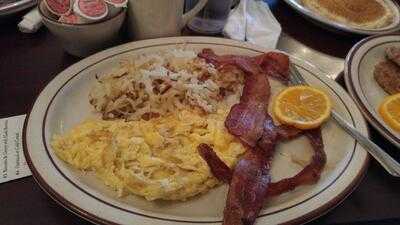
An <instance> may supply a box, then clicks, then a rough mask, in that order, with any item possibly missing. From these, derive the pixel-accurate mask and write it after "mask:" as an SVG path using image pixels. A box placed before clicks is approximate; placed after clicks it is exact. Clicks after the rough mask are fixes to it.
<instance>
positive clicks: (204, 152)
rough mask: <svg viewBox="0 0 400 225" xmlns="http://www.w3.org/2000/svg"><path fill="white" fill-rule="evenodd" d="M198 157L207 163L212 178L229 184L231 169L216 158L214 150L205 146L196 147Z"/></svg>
mask: <svg viewBox="0 0 400 225" xmlns="http://www.w3.org/2000/svg"><path fill="white" fill-rule="evenodd" d="M197 151H198V152H199V154H200V156H201V157H202V158H203V159H204V160H205V161H206V162H207V164H208V166H209V167H210V170H211V172H212V174H213V175H214V177H216V178H217V179H218V180H220V181H223V182H224V183H230V182H231V179H232V171H231V169H230V168H229V167H228V166H227V165H226V164H225V163H224V162H223V161H222V160H221V159H220V158H219V157H218V156H217V154H216V153H215V152H214V150H213V149H212V148H211V147H210V146H208V145H207V144H200V145H199V146H197Z"/></svg>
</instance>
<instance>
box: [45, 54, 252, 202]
mask: <svg viewBox="0 0 400 225" xmlns="http://www.w3.org/2000/svg"><path fill="white" fill-rule="evenodd" d="M242 86H243V74H242V73H241V72H240V71H238V70H234V71H227V72H219V71H218V70H216V69H215V68H214V67H213V66H212V65H210V64H207V63H206V62H205V61H204V60H203V59H199V58H198V57H197V56H196V54H195V52H193V51H190V50H183V49H174V50H172V51H167V52H161V53H159V54H147V55H141V56H138V57H135V58H133V59H125V60H122V61H121V65H120V67H118V68H116V69H114V70H113V71H111V72H110V73H109V74H105V75H104V76H101V77H97V81H96V83H95V85H94V86H93V88H92V90H91V92H90V94H89V101H90V103H91V104H92V105H93V107H94V108H95V109H96V110H97V111H98V112H99V113H100V114H101V115H102V120H91V121H86V122H84V123H82V124H79V125H78V126H76V127H74V128H73V129H72V130H71V131H69V132H67V133H66V134H64V135H61V136H56V137H54V139H53V142H52V145H53V148H54V150H55V152H56V153H57V155H58V156H59V157H60V158H61V159H62V160H64V161H66V162H68V163H69V164H70V165H72V166H73V167H75V168H77V169H82V170H87V171H94V172H95V173H96V175H97V177H99V178H100V179H101V180H102V181H103V182H104V183H105V184H106V185H108V186H110V187H111V188H113V189H114V190H116V191H118V193H119V195H120V196H122V195H125V194H136V195H140V196H143V197H145V198H146V199H148V200H156V199H164V200H185V199H187V198H189V197H192V196H194V195H197V194H199V193H204V192H206V191H207V190H209V189H210V188H212V187H213V186H215V185H216V184H218V181H217V180H216V179H215V178H214V177H213V176H212V174H211V173H210V171H209V169H208V167H207V164H206V163H205V162H204V161H203V160H202V159H201V157H200V155H199V154H198V153H197V145H199V144H200V143H207V144H210V145H212V146H213V147H214V149H215V150H216V152H217V153H218V155H219V156H220V157H221V158H222V159H223V160H224V162H225V163H226V164H227V165H229V166H231V167H232V166H233V165H235V163H236V161H237V160H238V158H239V157H240V155H241V154H243V152H244V151H245V147H244V146H242V145H241V144H240V142H239V141H238V140H236V139H235V138H234V137H233V136H232V135H231V134H229V133H228V132H227V131H226V128H225V127H224V119H225V117H226V115H227V113H228V111H229V109H230V107H231V105H232V104H234V103H235V102H237V101H238V100H239V97H240V93H241V88H242ZM99 159H102V160H99Z"/></svg>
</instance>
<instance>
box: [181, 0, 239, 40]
mask: <svg viewBox="0 0 400 225" xmlns="http://www.w3.org/2000/svg"><path fill="white" fill-rule="evenodd" d="M198 1H199V0H186V2H185V10H186V11H188V10H190V9H191V8H193V7H194V6H195V5H196V4H197V2H198ZM232 2H233V0H208V2H207V4H206V6H205V7H204V8H203V9H202V10H201V11H200V12H199V13H198V14H197V15H196V16H195V17H194V18H193V19H192V20H191V21H190V22H189V23H188V27H189V29H191V30H193V31H195V32H198V33H203V34H218V33H220V32H221V31H222V29H223V28H224V26H225V23H226V20H227V18H228V15H229V11H230V9H231V6H232Z"/></svg>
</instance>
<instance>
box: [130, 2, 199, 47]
mask: <svg viewBox="0 0 400 225" xmlns="http://www.w3.org/2000/svg"><path fill="white" fill-rule="evenodd" d="M184 3H185V0H129V6H128V31H129V33H130V36H131V38H133V39H136V40H141V39H148V38H158V37H171V36H179V35H180V34H181V29H182V28H183V27H184V26H185V25H186V24H187V22H188V21H189V20H190V19H192V18H193V17H194V16H195V15H196V14H197V13H198V12H199V11H200V10H201V9H202V8H203V7H204V6H205V4H206V3H207V0H199V2H198V3H197V5H196V6H195V7H194V8H193V9H191V10H190V11H189V12H187V13H185V14H183V7H184ZM182 14H183V15H182Z"/></svg>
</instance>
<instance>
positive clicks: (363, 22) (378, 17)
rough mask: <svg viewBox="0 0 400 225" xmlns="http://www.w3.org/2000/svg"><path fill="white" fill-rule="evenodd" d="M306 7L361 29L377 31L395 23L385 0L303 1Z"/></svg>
mask: <svg viewBox="0 0 400 225" xmlns="http://www.w3.org/2000/svg"><path fill="white" fill-rule="evenodd" d="M302 2H303V4H304V6H305V7H307V8H309V9H310V10H312V11H314V12H316V13H318V14H320V15H321V16H324V17H327V18H329V19H331V20H335V21H337V22H339V23H342V24H346V25H349V26H352V27H356V28H361V29H377V28H382V27H385V26H387V25H389V24H390V23H391V22H392V21H393V11H392V10H391V9H390V8H389V6H388V5H387V3H386V2H385V1H384V0H302Z"/></svg>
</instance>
